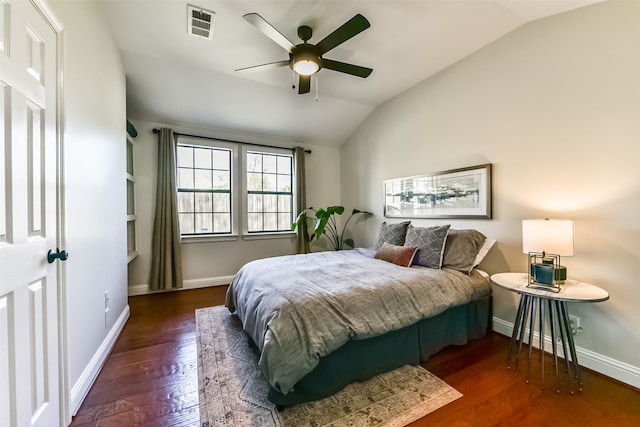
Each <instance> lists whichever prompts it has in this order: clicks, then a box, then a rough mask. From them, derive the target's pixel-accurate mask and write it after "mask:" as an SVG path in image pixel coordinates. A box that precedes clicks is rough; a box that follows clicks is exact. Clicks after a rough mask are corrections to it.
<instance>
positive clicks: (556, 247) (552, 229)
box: [522, 219, 573, 256]
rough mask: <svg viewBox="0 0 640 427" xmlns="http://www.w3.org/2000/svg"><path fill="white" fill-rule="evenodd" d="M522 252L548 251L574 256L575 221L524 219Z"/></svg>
mask: <svg viewBox="0 0 640 427" xmlns="http://www.w3.org/2000/svg"><path fill="white" fill-rule="evenodd" d="M522 252H524V253H525V254H526V253H529V252H547V253H549V254H555V255H560V256H573V221H572V220H570V219H524V220H522Z"/></svg>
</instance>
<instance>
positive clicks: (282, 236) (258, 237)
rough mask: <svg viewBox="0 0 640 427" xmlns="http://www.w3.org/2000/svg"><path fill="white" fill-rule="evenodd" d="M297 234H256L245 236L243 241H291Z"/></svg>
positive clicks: (286, 232)
mask: <svg viewBox="0 0 640 427" xmlns="http://www.w3.org/2000/svg"><path fill="white" fill-rule="evenodd" d="M295 237H296V233H293V232H291V231H284V232H280V233H254V234H243V235H242V239H243V240H267V239H290V238H295Z"/></svg>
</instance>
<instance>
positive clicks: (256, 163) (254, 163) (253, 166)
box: [247, 153, 262, 172]
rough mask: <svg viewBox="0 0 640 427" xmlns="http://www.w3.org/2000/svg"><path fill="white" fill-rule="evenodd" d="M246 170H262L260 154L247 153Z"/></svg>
mask: <svg viewBox="0 0 640 427" xmlns="http://www.w3.org/2000/svg"><path fill="white" fill-rule="evenodd" d="M247 172H262V155H261V154H254V153H248V154H247Z"/></svg>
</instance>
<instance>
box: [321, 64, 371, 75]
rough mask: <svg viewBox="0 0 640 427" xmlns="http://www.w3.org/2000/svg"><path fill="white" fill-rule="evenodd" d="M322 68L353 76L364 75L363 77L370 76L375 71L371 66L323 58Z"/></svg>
mask: <svg viewBox="0 0 640 427" xmlns="http://www.w3.org/2000/svg"><path fill="white" fill-rule="evenodd" d="M322 68H328V69H330V70H333V71H339V72H341V73H346V74H351V75H352V76H357V77H362V78H363V79H364V78H367V77H369V74H371V72H372V71H373V70H372V69H371V68H367V67H361V66H359V65H353V64H347V63H345V62H340V61H334V60H332V59H322Z"/></svg>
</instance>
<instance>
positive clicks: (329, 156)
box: [129, 117, 340, 294]
mask: <svg viewBox="0 0 640 427" xmlns="http://www.w3.org/2000/svg"><path fill="white" fill-rule="evenodd" d="M129 119H130V121H131V122H132V123H133V124H134V125H135V126H136V129H137V130H138V137H137V138H136V139H135V141H134V157H135V164H134V172H135V179H136V182H135V193H136V215H137V224H138V225H137V229H138V256H137V257H136V258H135V259H134V260H133V261H131V263H130V264H129V289H130V291H129V292H130V293H131V294H139V293H144V292H147V285H148V283H149V268H150V265H151V260H150V256H151V233H152V229H153V218H154V209H155V192H156V162H157V143H158V135H157V134H154V133H153V132H152V129H153V128H161V127H169V128H171V129H173V130H174V131H175V132H180V133H186V134H193V135H200V136H207V137H217V138H225V139H230V140H234V141H244V142H254V143H259V144H267V145H275V146H281V147H294V146H296V145H300V144H297V143H295V142H292V141H287V140H278V139H274V138H267V137H260V136H256V135H249V134H238V133H235V132H232V131H221V130H214V129H201V128H193V127H189V126H186V125H176V124H171V125H170V124H161V123H151V122H147V121H143V120H136V119H135V118H133V117H130V118H129ZM302 146H304V147H305V148H306V149H311V150H312V153H311V154H307V156H306V158H305V161H306V170H307V174H306V176H307V205H309V206H314V207H318V206H327V205H335V204H339V203H340V150H339V149H338V148H335V147H321V146H311V145H305V144H302ZM293 253H295V240H294V239H293V238H278V239H265V240H243V239H242V238H241V237H240V238H238V239H237V240H233V241H215V242H199V243H196V242H189V241H188V240H185V241H184V243H183V245H182V268H183V277H184V280H185V284H184V286H185V288H189V287H200V286H207V285H212V284H226V283H229V280H230V278H231V277H232V276H234V275H235V274H236V273H237V272H238V270H239V269H240V267H242V265H244V264H245V263H247V262H249V261H252V260H255V259H259V258H265V257H270V256H278V255H288V254H293Z"/></svg>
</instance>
